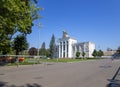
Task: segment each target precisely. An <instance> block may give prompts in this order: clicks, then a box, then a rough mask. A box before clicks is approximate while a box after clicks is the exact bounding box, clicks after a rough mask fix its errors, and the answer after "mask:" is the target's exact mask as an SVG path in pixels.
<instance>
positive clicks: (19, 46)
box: [13, 35, 28, 55]
mask: <svg viewBox="0 0 120 87" xmlns="http://www.w3.org/2000/svg"><path fill="white" fill-rule="evenodd" d="M13 48H14V50H15V51H16V55H19V52H22V51H24V50H27V48H28V43H27V40H26V37H25V35H17V37H16V38H15V39H14V43H13Z"/></svg>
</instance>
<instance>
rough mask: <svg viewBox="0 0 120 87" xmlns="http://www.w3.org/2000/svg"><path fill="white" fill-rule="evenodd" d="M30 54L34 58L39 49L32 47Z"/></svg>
mask: <svg viewBox="0 0 120 87" xmlns="http://www.w3.org/2000/svg"><path fill="white" fill-rule="evenodd" d="M28 52H29V54H30V55H32V56H33V55H37V49H36V48H35V47H31V48H30V49H29V51H28Z"/></svg>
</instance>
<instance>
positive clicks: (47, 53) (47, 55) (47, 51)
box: [46, 49, 50, 57]
mask: <svg viewBox="0 0 120 87" xmlns="http://www.w3.org/2000/svg"><path fill="white" fill-rule="evenodd" d="M46 57H50V49H46Z"/></svg>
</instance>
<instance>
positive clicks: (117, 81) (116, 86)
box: [106, 67, 120, 87]
mask: <svg viewBox="0 0 120 87" xmlns="http://www.w3.org/2000/svg"><path fill="white" fill-rule="evenodd" d="M108 81H109V84H108V85H107V86H106V87H120V67H119V68H118V70H117V71H116V73H115V75H114V76H113V78H112V79H108Z"/></svg>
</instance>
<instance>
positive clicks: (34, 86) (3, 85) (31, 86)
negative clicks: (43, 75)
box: [0, 81, 42, 87]
mask: <svg viewBox="0 0 120 87" xmlns="http://www.w3.org/2000/svg"><path fill="white" fill-rule="evenodd" d="M0 87H42V86H41V85H39V84H37V83H33V84H29V83H27V84H25V85H21V86H16V85H14V84H13V85H8V84H7V82H1V81H0Z"/></svg>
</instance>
